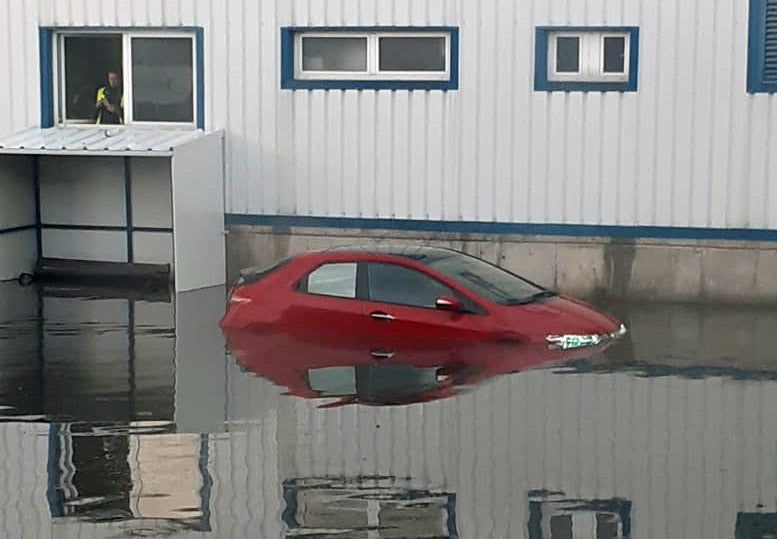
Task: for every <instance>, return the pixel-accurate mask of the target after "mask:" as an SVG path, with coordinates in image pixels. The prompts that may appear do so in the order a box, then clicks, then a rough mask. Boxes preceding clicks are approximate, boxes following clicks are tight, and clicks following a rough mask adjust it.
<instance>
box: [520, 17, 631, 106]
mask: <svg viewBox="0 0 777 539" xmlns="http://www.w3.org/2000/svg"><path fill="white" fill-rule="evenodd" d="M638 73H639V28H638V27H636V26H538V27H537V28H536V29H535V40H534V89H535V90H536V91H545V92H553V91H560V92H635V91H637V74H638Z"/></svg>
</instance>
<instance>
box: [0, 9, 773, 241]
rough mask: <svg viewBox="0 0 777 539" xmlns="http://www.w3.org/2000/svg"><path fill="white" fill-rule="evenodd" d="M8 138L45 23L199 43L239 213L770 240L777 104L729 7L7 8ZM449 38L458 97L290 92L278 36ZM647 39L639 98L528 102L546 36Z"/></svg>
mask: <svg viewBox="0 0 777 539" xmlns="http://www.w3.org/2000/svg"><path fill="white" fill-rule="evenodd" d="M0 14H3V15H2V16H0V35H2V36H4V38H0V39H5V40H6V47H4V50H5V51H7V52H6V53H5V54H0V71H3V72H12V73H14V76H13V77H6V78H5V79H4V80H3V81H0V134H9V133H11V132H15V131H18V130H20V129H22V128H24V127H27V126H29V125H33V124H36V123H37V121H38V117H39V110H38V109H39V96H38V78H39V71H38V46H37V27H38V26H39V25H54V26H59V25H62V26H68V25H75V26H82V25H87V26H116V25H129V26H132V25H137V26H162V25H166V26H179V25H197V26H202V27H204V29H205V56H206V58H205V65H206V73H205V88H206V103H205V109H206V126H207V127H208V128H209V129H215V128H224V129H225V130H226V135H227V138H226V140H227V144H226V152H227V155H226V157H227V162H226V164H225V168H226V177H227V189H226V198H227V211H229V212H236V213H256V214H297V215H321V216H353V217H358V216H362V217H396V218H408V217H410V218H416V219H447V220H458V219H474V220H483V221H491V220H497V221H500V222H511V221H512V222H535V223H543V222H562V223H587V224H621V225H675V226H715V227H727V226H728V227H751V228H775V227H777V194H775V193H777V189H776V188H775V182H776V181H777V180H775V173H774V168H775V163H774V158H773V157H772V158H771V160H770V155H774V154H775V145H777V133H776V132H775V131H777V121H776V119H777V111H775V109H776V108H777V101H775V98H774V96H773V95H757V96H750V95H747V94H745V92H744V85H745V65H746V62H745V58H746V43H747V24H746V21H747V8H746V4H745V3H742V2H735V1H734V0H714V2H712V3H710V2H704V1H702V0H691V1H689V2H681V1H679V0H662V1H661V2H644V1H641V2H632V1H630V2H605V1H603V0H590V1H589V2H585V3H582V2H575V1H574V0H551V1H546V0H519V1H511V0H490V1H488V2H475V1H474V0H419V1H413V2H409V1H407V0H386V1H382V2H379V3H376V2H373V1H371V0H342V1H341V2H325V1H324V0H310V1H306V0H294V1H291V2H277V1H276V2H252V1H248V0H230V1H227V2H216V1H209V0H177V1H163V0H149V1H147V2H121V1H116V0H112V1H108V2H100V3H98V4H97V5H92V4H90V3H87V2H86V1H85V0H63V1H57V2H54V1H52V0H40V1H38V2H36V1H33V0H24V1H23V2H15V1H11V0H0ZM292 24H293V25H299V26H306V25H334V26H338V25H356V24H358V25H366V26H370V25H419V26H424V25H454V26H459V27H460V30H461V61H460V70H461V74H460V89H459V90H457V91H451V92H439V91H415V92H405V91H396V92H390V91H380V92H374V91H339V90H331V91H288V90H283V91H282V90H280V89H279V86H280V85H279V71H280V67H279V64H280V49H279V28H280V27H281V26H286V25H292ZM544 24H557V25H567V24H569V25H585V24H587V25H601V24H606V25H621V24H623V25H637V26H639V27H640V74H639V91H638V92H637V93H623V94H621V93H606V94H599V93H587V94H581V93H577V92H570V93H552V94H546V93H538V92H534V91H533V77H534V74H533V64H534V50H533V40H534V37H533V36H534V34H533V30H534V27H535V26H536V25H544Z"/></svg>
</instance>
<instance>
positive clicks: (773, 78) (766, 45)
mask: <svg viewBox="0 0 777 539" xmlns="http://www.w3.org/2000/svg"><path fill="white" fill-rule="evenodd" d="M748 31H749V37H748V46H747V91H748V92H749V93H761V92H777V0H750V23H749V29H748Z"/></svg>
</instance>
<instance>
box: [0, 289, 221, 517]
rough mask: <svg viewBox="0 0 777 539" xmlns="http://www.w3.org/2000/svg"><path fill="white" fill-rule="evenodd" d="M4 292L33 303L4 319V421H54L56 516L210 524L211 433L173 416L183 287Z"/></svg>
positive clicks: (12, 305)
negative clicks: (174, 292)
mask: <svg viewBox="0 0 777 539" xmlns="http://www.w3.org/2000/svg"><path fill="white" fill-rule="evenodd" d="M3 291H4V293H6V296H5V297H4V299H6V300H9V301H7V302H3V303H4V310H6V311H7V310H10V309H14V310H17V312H18V310H26V311H27V312H23V313H22V315H21V316H19V315H18V314H17V316H16V317H15V320H14V318H11V320H14V323H12V324H9V326H11V327H3V328H2V329H3V330H4V331H3V337H5V338H4V339H3V346H2V351H0V361H1V363H2V372H3V375H2V376H0V403H2V405H3V409H2V413H3V419H2V421H3V422H8V423H11V422H14V421H24V422H33V421H35V422H37V423H39V424H47V425H48V426H47V427H45V428H46V429H47V431H48V432H47V437H46V438H47V451H46V466H45V471H46V502H47V508H48V512H49V514H50V517H52V518H54V519H55V522H56V521H62V520H63V519H64V520H69V519H75V520H77V521H84V522H92V523H108V522H122V523H124V525H125V527H127V526H129V527H130V528H131V529H140V530H142V529H144V528H148V527H150V529H152V530H155V531H156V532H160V531H162V530H176V529H178V530H180V529H188V530H197V531H208V530H210V529H211V524H210V490H211V486H212V482H213V481H212V478H211V475H210V472H209V471H208V460H209V454H208V452H209V445H208V438H207V435H204V434H199V433H194V434H188V433H179V432H178V431H177V427H176V424H175V416H176V414H175V398H176V395H175V387H176V364H175V353H176V347H177V345H178V343H177V336H178V335H179V330H178V324H177V321H176V318H177V316H179V317H180V315H181V314H182V313H180V311H179V310H178V309H179V308H180V307H181V304H182V303H184V304H185V303H186V298H182V297H180V296H179V298H177V300H176V298H173V297H171V295H170V294H169V293H168V291H167V290H166V289H162V290H134V289H123V290H115V289H104V288H95V287H88V288H85V287H82V286H69V285H64V284H63V285H40V286H36V287H31V288H27V289H19V288H10V287H7V288H6V287H4V290H3ZM8 294H14V297H11V298H9V297H8ZM211 295H213V296H214V297H215V298H217V299H218V300H219V301H223V292H222V291H220V290H215V291H213V292H212V293H211ZM3 314H5V315H6V316H7V313H3ZM186 326H187V324H186V323H183V324H181V328H180V329H182V330H184V331H186ZM213 336H214V335H213V333H211V337H213ZM216 337H217V335H216ZM219 346H220V345H217V348H216V350H218V347H219ZM211 351H212V350H211ZM222 357H223V353H222ZM31 359H34V361H31ZM44 422H45V423H44Z"/></svg>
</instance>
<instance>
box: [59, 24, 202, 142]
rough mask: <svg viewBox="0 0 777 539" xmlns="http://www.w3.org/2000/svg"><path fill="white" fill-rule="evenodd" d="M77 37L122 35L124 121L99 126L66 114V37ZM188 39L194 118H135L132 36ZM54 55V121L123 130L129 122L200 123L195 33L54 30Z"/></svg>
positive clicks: (189, 125) (176, 125) (182, 125)
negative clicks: (159, 119)
mask: <svg viewBox="0 0 777 539" xmlns="http://www.w3.org/2000/svg"><path fill="white" fill-rule="evenodd" d="M78 36H93V37H99V36H106V37H107V36H121V38H122V46H121V52H122V59H121V61H122V73H121V79H122V85H123V99H124V123H122V124H111V125H99V124H95V123H94V122H92V121H91V120H76V119H69V118H68V117H67V100H66V99H65V88H66V85H65V76H66V73H65V38H67V37H78ZM139 37H140V38H154V39H157V38H159V39H161V38H185V39H189V40H190V41H191V45H192V121H191V122H164V121H154V122H149V121H135V120H134V119H133V110H132V95H133V89H132V39H133V38H139ZM53 42H54V47H55V50H54V54H53V55H52V58H53V66H52V67H53V73H54V81H53V84H54V92H53V93H54V114H55V124H56V125H60V126H63V127H84V128H102V129H108V128H110V129H121V128H124V127H127V126H130V125H134V126H147V127H148V126H153V127H162V128H165V127H167V128H171V129H180V128H195V127H196V125H197V103H198V100H199V97H200V96H199V94H198V91H199V89H198V87H197V61H198V58H197V40H196V37H195V34H194V32H189V31H180V32H178V31H154V30H119V31H111V30H110V29H102V28H101V29H95V30H82V29H77V30H68V29H63V30H58V31H57V32H55V33H54V39H53Z"/></svg>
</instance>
